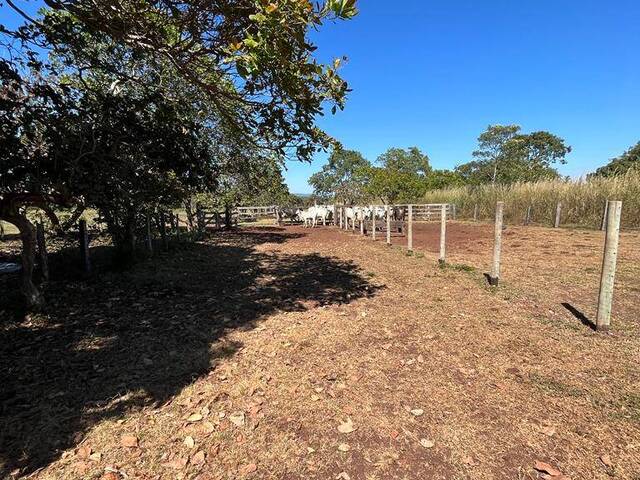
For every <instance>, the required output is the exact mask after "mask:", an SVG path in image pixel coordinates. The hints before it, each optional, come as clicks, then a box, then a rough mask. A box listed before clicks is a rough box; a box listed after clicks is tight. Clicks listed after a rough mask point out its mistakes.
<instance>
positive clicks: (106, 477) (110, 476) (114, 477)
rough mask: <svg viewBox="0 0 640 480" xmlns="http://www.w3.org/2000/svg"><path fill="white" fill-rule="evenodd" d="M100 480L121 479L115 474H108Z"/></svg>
mask: <svg viewBox="0 0 640 480" xmlns="http://www.w3.org/2000/svg"><path fill="white" fill-rule="evenodd" d="M100 480H120V477H119V476H118V474H117V473H115V472H107V473H105V474H104V475H103V476H101V477H100Z"/></svg>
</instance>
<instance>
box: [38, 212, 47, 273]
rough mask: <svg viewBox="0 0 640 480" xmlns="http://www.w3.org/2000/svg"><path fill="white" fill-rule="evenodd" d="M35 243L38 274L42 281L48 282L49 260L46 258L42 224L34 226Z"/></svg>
mask: <svg viewBox="0 0 640 480" xmlns="http://www.w3.org/2000/svg"><path fill="white" fill-rule="evenodd" d="M36 242H37V243H38V260H39V262H40V272H41V273H42V280H43V281H45V282H46V281H48V280H49V258H48V256H47V243H46V240H45V237H44V225H43V224H42V222H38V223H37V224H36Z"/></svg>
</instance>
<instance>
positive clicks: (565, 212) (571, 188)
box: [425, 170, 640, 229]
mask: <svg viewBox="0 0 640 480" xmlns="http://www.w3.org/2000/svg"><path fill="white" fill-rule="evenodd" d="M607 199H609V200H622V227H623V228H627V229H629V228H640V170H635V171H629V172H628V173H627V174H626V175H622V176H618V177H612V178H593V179H589V180H571V181H565V180H549V181H541V182H535V183H516V184H512V185H496V186H491V185H483V186H478V187H458V188H450V189H444V190H434V191H430V192H427V194H426V195H425V200H426V201H427V203H454V204H456V209H457V213H458V217H459V218H463V219H471V218H473V212H474V208H475V205H478V217H479V220H490V219H492V218H493V216H494V213H495V205H496V202H497V201H499V200H502V201H503V202H505V210H504V215H505V221H506V222H508V223H512V224H522V223H523V222H524V219H525V216H526V213H527V209H528V208H529V207H531V222H532V223H535V224H540V225H552V224H553V222H554V219H555V213H556V205H557V204H558V202H562V219H561V224H562V225H570V226H579V227H586V228H600V225H601V222H602V216H603V213H604V206H605V202H606V200H607Z"/></svg>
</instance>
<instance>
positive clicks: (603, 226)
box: [600, 199, 609, 232]
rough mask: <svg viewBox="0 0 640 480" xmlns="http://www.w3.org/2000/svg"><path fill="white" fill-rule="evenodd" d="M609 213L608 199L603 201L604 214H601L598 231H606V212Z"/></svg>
mask: <svg viewBox="0 0 640 480" xmlns="http://www.w3.org/2000/svg"><path fill="white" fill-rule="evenodd" d="M608 211H609V199H606V200H605V201H604V213H603V214H602V224H601V225H600V230H602V231H603V232H604V231H605V230H606V229H607V212H608Z"/></svg>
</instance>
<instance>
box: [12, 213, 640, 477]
mask: <svg viewBox="0 0 640 480" xmlns="http://www.w3.org/2000/svg"><path fill="white" fill-rule="evenodd" d="M438 234H439V226H437V225H435V224H433V225H432V224H418V225H416V227H415V239H414V247H415V250H416V253H414V254H413V255H407V252H406V249H405V248H404V245H405V242H406V238H404V237H394V239H393V240H394V246H393V247H388V246H386V245H385V244H384V240H383V239H380V240H377V241H376V242H373V241H371V239H370V238H362V237H360V236H359V234H353V233H345V232H342V231H339V230H338V229H335V228H331V227H326V228H317V229H313V230H312V229H303V228H301V227H287V228H254V229H244V230H241V231H238V232H232V233H229V232H226V233H217V234H213V235H212V236H211V237H210V238H209V239H208V240H206V241H204V242H200V243H197V244H181V245H175V246H174V247H173V249H172V251H171V252H170V253H168V254H166V255H164V256H161V257H158V258H154V259H151V260H148V261H145V262H142V263H140V264H139V265H137V266H136V267H135V268H133V269H132V270H130V271H126V272H103V273H100V274H96V275H95V276H94V277H92V278H90V279H79V278H76V279H69V278H65V279H55V278H54V279H53V280H52V281H51V284H50V285H49V287H48V290H47V297H48V300H49V306H48V308H47V311H46V312H43V313H41V314H31V315H28V316H24V315H21V314H20V313H19V312H17V311H16V310H14V309H12V308H10V307H9V306H5V307H3V306H2V304H0V310H1V311H0V328H1V329H0V382H1V383H0V384H1V385H2V389H1V390H0V478H1V477H3V476H4V477H7V478H16V477H26V476H31V478H37V479H50V478H51V479H53V478H55V479H57V478H65V479H66V478H68V479H72V478H74V479H75V478H90V479H92V478H102V479H104V480H115V479H121V478H122V479H124V478H136V479H137V478H140V479H165V478H166V479H175V478H181V479H187V478H194V479H195V478H198V479H201V480H205V479H235V478H256V479H257V478H260V479H266V478H279V479H316V478H317V479H353V480H356V479H363V480H371V479H423V478H430V479H477V478H483V479H484V478H497V479H514V478H515V479H535V478H545V477H544V475H545V473H544V471H540V470H536V469H535V468H534V467H535V465H536V462H545V463H547V464H549V467H553V468H554V469H557V470H558V471H560V472H562V473H563V474H564V475H566V476H567V477H570V478H573V479H583V478H584V479H593V478H597V479H600V478H602V479H604V478H610V477H614V478H621V479H637V478H640V371H639V370H638V364H639V362H640V335H639V334H640V331H639V329H640V327H639V325H638V317H639V316H638V313H639V309H640V298H639V295H640V258H639V256H640V248H639V247H640V235H638V234H637V233H626V234H623V236H622V238H621V245H620V248H621V250H620V256H619V263H618V266H619V268H618V277H617V283H616V294H615V304H614V317H613V319H612V331H611V332H610V333H609V334H603V333H596V332H594V331H593V329H592V320H593V318H594V315H595V304H596V300H597V288H598V276H599V269H600V261H601V252H602V240H603V235H602V233H601V232H593V231H581V230H564V229H562V230H552V229H544V228H536V227H528V228H521V227H508V228H507V230H506V231H505V232H504V255H503V258H504V260H503V275H502V283H501V286H500V287H499V288H497V289H496V288H490V287H488V286H487V285H486V282H485V279H484V277H483V272H485V271H486V269H488V267H489V265H490V261H491V252H492V226H491V225H475V224H468V223H455V222H454V223H451V224H450V225H449V229H448V238H447V240H448V243H447V252H448V254H447V260H448V265H447V266H446V267H444V268H441V267H439V266H438V265H437V261H436V260H437V249H438V244H439V240H438ZM0 301H1V300H0ZM537 466H538V467H539V468H541V469H542V470H544V468H545V467H544V465H541V464H540V463H538V465H537ZM548 473H552V472H549V471H548ZM547 478H552V477H547ZM555 478H556V479H559V478H561V477H559V476H556V477H555Z"/></svg>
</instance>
